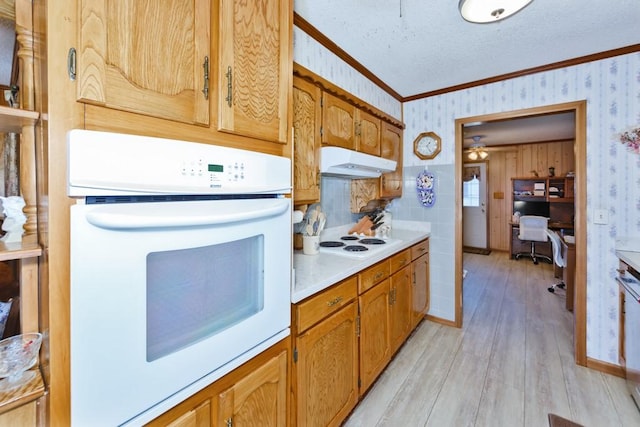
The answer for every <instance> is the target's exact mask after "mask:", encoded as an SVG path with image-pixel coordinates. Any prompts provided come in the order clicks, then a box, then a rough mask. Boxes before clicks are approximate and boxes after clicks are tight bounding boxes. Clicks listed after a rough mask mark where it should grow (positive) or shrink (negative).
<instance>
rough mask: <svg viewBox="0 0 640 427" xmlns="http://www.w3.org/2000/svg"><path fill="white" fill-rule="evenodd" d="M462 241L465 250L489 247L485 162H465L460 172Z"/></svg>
mask: <svg viewBox="0 0 640 427" xmlns="http://www.w3.org/2000/svg"><path fill="white" fill-rule="evenodd" d="M462 210H463V217H462V220H463V241H464V242H463V243H464V247H465V250H470V249H480V250H487V249H489V241H488V239H487V164H486V163H485V162H480V163H465V164H464V166H463V173H462Z"/></svg>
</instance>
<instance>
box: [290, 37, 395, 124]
mask: <svg viewBox="0 0 640 427" xmlns="http://www.w3.org/2000/svg"><path fill="white" fill-rule="evenodd" d="M293 60H294V61H295V62H296V63H297V64H300V65H302V66H303V67H305V68H307V69H309V70H311V71H313V72H314V73H316V74H317V75H319V76H322V77H324V78H325V79H327V80H328V81H330V82H331V83H333V84H335V85H336V86H338V87H340V88H342V89H344V90H346V91H347V92H349V93H352V94H354V95H355V96H357V97H358V98H360V99H362V100H363V101H365V102H367V103H369V104H371V105H373V106H374V107H377V108H379V109H380V110H382V111H384V112H385V113H387V114H390V115H391V116H393V117H395V118H397V119H400V118H401V117H402V103H401V102H400V101H398V100H396V99H395V98H394V97H392V96H391V95H389V94H388V93H387V92H385V91H384V90H382V89H380V87H379V86H378V85H376V84H375V83H373V82H371V80H369V79H367V78H366V77H364V76H363V75H362V74H360V73H359V72H358V71H356V70H354V69H353V68H352V67H351V66H349V65H347V64H346V63H345V62H344V61H343V60H342V59H340V58H338V57H337V56H336V55H335V54H333V52H330V51H329V50H327V49H326V48H325V47H324V46H322V45H321V44H319V43H318V42H316V41H315V40H314V39H312V38H311V37H309V36H308V35H307V33H305V32H304V31H302V30H300V29H298V28H297V27H294V29H293Z"/></svg>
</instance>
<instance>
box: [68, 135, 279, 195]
mask: <svg viewBox="0 0 640 427" xmlns="http://www.w3.org/2000/svg"><path fill="white" fill-rule="evenodd" d="M67 140H68V148H69V149H68V152H69V186H68V193H69V196H72V197H74V196H95V195H120V194H158V193H161V194H253V193H270V194H284V193H290V192H291V160H290V159H288V158H285V157H280V156H274V155H269V154H264V153H257V152H254V151H248V150H240V149H236V148H230V147H223V146H219V145H212V144H204V143H197V142H189V141H178V140H169V139H162V138H152V137H147V136H139V135H127V134H117V133H111V132H99V131H88V130H80V129H74V130H72V131H70V132H69V133H68V135H67Z"/></svg>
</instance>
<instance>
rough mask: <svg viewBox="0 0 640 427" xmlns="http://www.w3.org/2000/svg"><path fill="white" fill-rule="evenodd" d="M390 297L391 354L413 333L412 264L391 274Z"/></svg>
mask: <svg viewBox="0 0 640 427" xmlns="http://www.w3.org/2000/svg"><path fill="white" fill-rule="evenodd" d="M389 280H390V283H389V288H390V292H389V293H390V295H389V296H390V298H391V301H389V302H390V304H389V308H390V311H389V317H390V322H389V323H390V327H389V329H390V332H391V342H390V344H391V354H392V355H393V354H395V352H396V351H397V350H398V349H399V348H400V347H401V346H402V344H403V343H404V342H405V340H406V339H407V337H408V336H409V334H410V333H411V329H412V328H411V324H412V314H413V313H412V310H411V299H412V298H411V291H412V288H411V285H412V283H411V266H410V265H407V266H406V267H404V268H403V269H401V270H400V271H397V272H395V273H393V274H392V275H391V278H390V279H389Z"/></svg>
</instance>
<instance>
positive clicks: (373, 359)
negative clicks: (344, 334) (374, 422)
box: [359, 279, 391, 395]
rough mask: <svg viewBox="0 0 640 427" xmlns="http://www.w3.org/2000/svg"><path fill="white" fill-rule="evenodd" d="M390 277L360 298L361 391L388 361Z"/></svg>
mask: <svg viewBox="0 0 640 427" xmlns="http://www.w3.org/2000/svg"><path fill="white" fill-rule="evenodd" d="M389 290H390V289H389V279H385V280H384V281H382V282H380V283H378V284H377V285H375V286H374V287H373V288H371V289H369V290H368V291H367V292H365V293H363V294H362V295H360V297H359V303H360V394H361V395H362V394H364V393H365V392H366V391H367V390H368V389H369V387H370V386H371V384H373V382H374V381H375V379H376V378H378V375H380V373H381V372H382V370H383V369H384V368H385V367H386V366H387V363H389V360H391V331H390V328H389V327H390V316H391V314H390V310H391V308H390V301H391V300H390V298H389Z"/></svg>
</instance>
